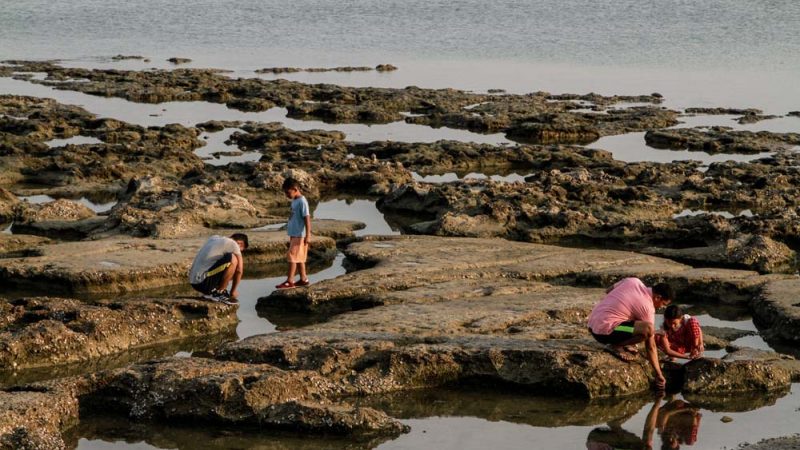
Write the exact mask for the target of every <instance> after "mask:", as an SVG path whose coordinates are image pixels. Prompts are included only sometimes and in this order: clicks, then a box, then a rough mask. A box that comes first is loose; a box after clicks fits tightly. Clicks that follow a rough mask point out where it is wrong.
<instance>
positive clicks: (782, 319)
mask: <svg viewBox="0 0 800 450" xmlns="http://www.w3.org/2000/svg"><path fill="white" fill-rule="evenodd" d="M798 293H800V280H799V279H797V278H793V279H789V280H777V281H773V282H771V283H768V284H767V285H766V286H765V287H764V290H763V291H762V293H761V295H760V297H759V298H757V299H755V300H753V302H752V304H751V307H752V308H753V312H754V315H755V317H756V318H757V319H758V321H759V323H760V324H763V326H764V327H765V328H766V329H765V330H762V334H763V335H764V336H765V337H767V338H768V339H776V340H782V341H786V342H789V343H792V344H795V345H796V344H797V343H798V341H800V298H798Z"/></svg>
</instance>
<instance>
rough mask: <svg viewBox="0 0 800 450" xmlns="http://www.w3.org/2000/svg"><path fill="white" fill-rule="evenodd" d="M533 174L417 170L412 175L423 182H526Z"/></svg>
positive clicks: (415, 179)
mask: <svg viewBox="0 0 800 450" xmlns="http://www.w3.org/2000/svg"><path fill="white" fill-rule="evenodd" d="M530 175H531V174H518V173H510V174H508V175H487V174H484V173H478V172H470V173H467V174H457V173H455V172H447V173H443V174H440V175H420V174H419V173H417V172H412V173H411V176H412V178H413V179H414V181H418V182H422V183H452V182H454V181H462V180H468V179H470V180H486V179H491V180H493V181H498V182H505V183H524V182H525V177H529V176H530Z"/></svg>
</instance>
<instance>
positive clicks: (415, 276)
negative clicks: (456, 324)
mask: <svg viewBox="0 0 800 450" xmlns="http://www.w3.org/2000/svg"><path fill="white" fill-rule="evenodd" d="M345 253H346V255H347V257H348V259H349V260H351V261H354V262H355V264H356V265H361V266H363V267H369V268H368V269H365V270H360V271H357V272H351V273H349V274H347V275H344V276H341V277H338V278H336V279H333V280H326V281H323V282H320V283H316V284H314V285H312V286H311V287H309V288H307V289H295V290H287V291H276V292H274V293H273V294H272V295H270V296H268V297H265V298H262V299H259V304H260V305H264V306H267V305H274V306H280V307H286V308H292V309H300V310H323V311H324V310H347V309H353V308H359V307H365V306H375V305H382V304H390V303H396V302H403V301H408V299H409V298H410V297H413V298H416V299H417V300H415V301H421V300H419V299H422V298H425V296H424V295H418V293H413V292H412V293H409V294H408V295H406V294H398V293H397V292H400V291H409V290H411V289H414V288H418V287H422V288H425V287H427V286H430V285H438V286H439V287H440V288H441V289H438V290H439V292H438V293H431V295H432V297H433V298H445V297H448V296H451V297H452V296H453V295H462V294H463V292H462V290H461V289H459V288H458V287H457V286H458V285H459V284H462V283H468V282H469V280H473V279H480V280H484V281H485V287H481V288H482V289H483V288H486V289H492V286H493V285H494V284H496V283H498V282H501V281H502V280H504V279H519V280H532V281H554V282H558V283H561V284H578V285H586V286H596V287H606V286H609V285H611V284H612V283H614V282H616V281H618V280H619V279H621V278H624V277H629V276H637V277H639V278H642V279H643V280H645V281H646V282H648V283H655V282H658V281H667V282H669V283H670V284H672V285H673V286H674V287H675V288H676V290H677V291H678V301H681V298H688V299H690V300H692V301H693V300H697V299H705V300H716V301H722V302H730V303H742V302H747V301H748V300H749V299H750V298H751V297H752V296H753V295H755V293H756V292H757V291H758V289H760V287H761V286H762V285H763V284H764V283H766V282H767V281H770V280H774V279H780V278H785V277H783V276H762V275H759V274H758V273H756V272H751V271H743V270H726V269H694V268H691V267H689V266H686V265H683V264H679V263H676V262H674V261H670V260H668V259H663V258H657V257H653V256H647V255H642V254H638V253H633V252H622V251H611V250H586V249H576V248H566V247H555V246H549V245H539V244H529V243H523V242H514V241H507V240H503V239H470V238H443V237H432V236H397V237H390V238H389V237H385V238H380V239H368V240H365V241H362V242H358V243H354V244H351V245H350V246H349V247H348V248H347V249H346V250H345ZM776 277H777V278H776ZM445 282H452V283H451V284H450V285H444V284H442V283H445ZM453 289H455V290H453ZM448 290H449V291H450V292H449V293H448ZM426 295H427V294H426ZM682 296H683V297H682Z"/></svg>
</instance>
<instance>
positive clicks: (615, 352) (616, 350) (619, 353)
mask: <svg viewBox="0 0 800 450" xmlns="http://www.w3.org/2000/svg"><path fill="white" fill-rule="evenodd" d="M604 350H605V351H607V352H608V353H610V354H611V355H612V356H615V357H617V358H619V359H620V360H622V361H625V362H631V361H633V360H634V359H636V357H635V356H634V355H632V354H630V353H629V352H627V351H625V350H623V349H622V348H621V347H614V346H613V345H607V346H606V347H605V348H604Z"/></svg>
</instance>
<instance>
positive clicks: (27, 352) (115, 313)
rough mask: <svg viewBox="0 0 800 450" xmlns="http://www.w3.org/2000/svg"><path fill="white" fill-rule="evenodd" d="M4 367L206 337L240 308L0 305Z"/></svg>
mask: <svg viewBox="0 0 800 450" xmlns="http://www.w3.org/2000/svg"><path fill="white" fill-rule="evenodd" d="M0 310H2V311H3V316H4V319H3V322H0V363H1V364H0V366H2V367H5V368H14V369H25V368H32V367H42V366H54V365H60V364H66V363H73V362H78V361H81V362H86V361H89V360H92V359H95V358H99V357H102V356H107V355H110V354H112V353H118V352H122V351H128V350H131V349H135V348H137V347H142V346H147V345H152V344H155V343H163V342H166V341H170V340H178V339H183V338H186V337H190V336H205V335H209V334H214V333H220V332H223V331H226V330H229V329H230V328H231V327H233V326H235V325H236V323H237V322H238V320H237V317H236V308H235V307H232V306H228V305H223V304H221V303H213V302H208V301H203V300H169V299H141V300H128V301H124V302H115V301H111V300H109V301H102V302H98V303H94V304H86V303H83V302H80V301H78V300H72V299H62V298H50V297H35V298H20V299H16V300H12V301H3V302H2V303H0Z"/></svg>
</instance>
